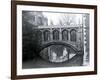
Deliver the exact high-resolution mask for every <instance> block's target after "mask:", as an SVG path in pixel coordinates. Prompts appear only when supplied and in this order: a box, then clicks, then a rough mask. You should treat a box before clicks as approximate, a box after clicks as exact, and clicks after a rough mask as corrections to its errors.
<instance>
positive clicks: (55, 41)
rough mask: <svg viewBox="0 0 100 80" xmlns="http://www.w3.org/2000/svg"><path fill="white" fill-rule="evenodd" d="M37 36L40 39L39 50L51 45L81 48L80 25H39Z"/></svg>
mask: <svg viewBox="0 0 100 80" xmlns="http://www.w3.org/2000/svg"><path fill="white" fill-rule="evenodd" d="M38 34H39V35H38V36H39V39H41V45H40V46H39V49H38V50H39V51H41V50H43V49H44V48H46V47H49V46H51V45H64V46H68V47H70V48H72V49H73V50H74V51H80V50H81V49H82V40H83V36H82V27H81V25H77V26H76V27H75V25H74V26H69V27H65V26H39V27H38Z"/></svg>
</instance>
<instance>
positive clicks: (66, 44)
mask: <svg viewBox="0 0 100 80" xmlns="http://www.w3.org/2000/svg"><path fill="white" fill-rule="evenodd" d="M52 45H64V46H67V47H70V48H71V49H73V50H74V51H75V52H78V51H79V49H78V48H77V47H75V46H73V45H71V44H70V43H67V42H62V41H53V42H46V43H44V44H42V45H41V46H40V48H38V49H39V50H38V52H41V51H42V50H43V49H45V48H47V47H49V46H52Z"/></svg>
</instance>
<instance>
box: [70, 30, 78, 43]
mask: <svg viewBox="0 0 100 80" xmlns="http://www.w3.org/2000/svg"><path fill="white" fill-rule="evenodd" d="M76 37H77V36H76V30H74V29H72V30H71V31H70V40H71V41H74V42H75V41H76Z"/></svg>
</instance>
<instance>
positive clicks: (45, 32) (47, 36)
mask: <svg viewBox="0 0 100 80" xmlns="http://www.w3.org/2000/svg"><path fill="white" fill-rule="evenodd" d="M43 35H44V41H48V40H50V31H48V30H45V31H44V33H43Z"/></svg>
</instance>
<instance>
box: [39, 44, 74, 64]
mask: <svg viewBox="0 0 100 80" xmlns="http://www.w3.org/2000/svg"><path fill="white" fill-rule="evenodd" d="M40 55H41V57H42V58H44V59H45V60H48V61H50V62H56V63H59V62H64V61H67V60H69V59H71V58H73V57H74V56H75V55H76V53H75V52H74V50H73V49H72V48H70V47H66V46H63V45H52V46H49V47H47V48H45V49H44V50H42V51H41V52H40Z"/></svg>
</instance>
